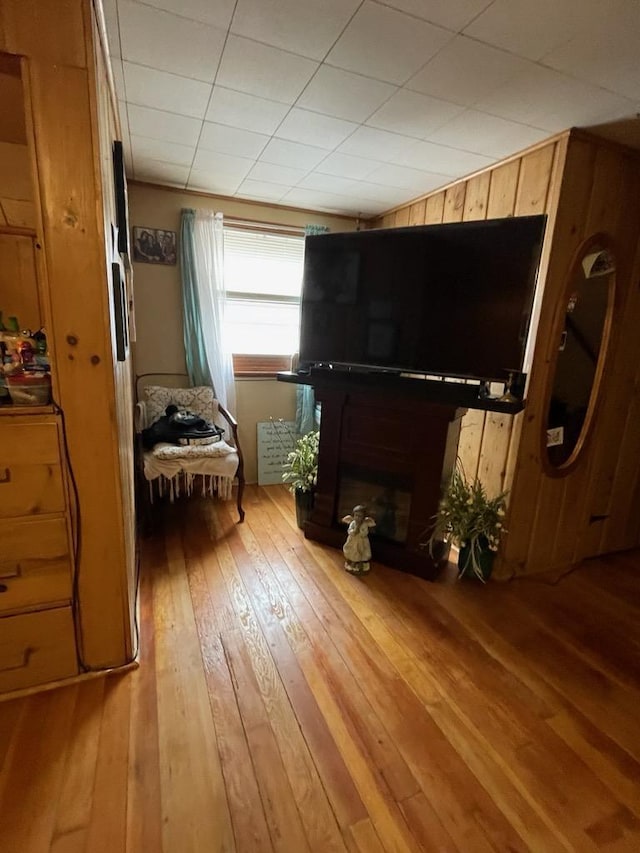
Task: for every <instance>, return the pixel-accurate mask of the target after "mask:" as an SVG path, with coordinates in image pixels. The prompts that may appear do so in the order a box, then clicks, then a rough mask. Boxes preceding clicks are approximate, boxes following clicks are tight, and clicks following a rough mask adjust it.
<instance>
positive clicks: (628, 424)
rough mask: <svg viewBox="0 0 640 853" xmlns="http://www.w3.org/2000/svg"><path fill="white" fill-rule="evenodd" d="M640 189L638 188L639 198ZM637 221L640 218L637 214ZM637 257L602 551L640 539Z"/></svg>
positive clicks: (639, 257) (639, 256) (639, 252)
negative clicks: (620, 425) (621, 419)
mask: <svg viewBox="0 0 640 853" xmlns="http://www.w3.org/2000/svg"><path fill="white" fill-rule="evenodd" d="M639 180H640V175H639V174H638V168H637V167H636V168H635V170H634V182H638V181H639ZM638 197H640V192H638V191H636V198H638ZM636 221H638V219H637V217H636ZM634 255H635V257H634V260H633V264H632V267H631V270H630V288H629V291H630V295H629V307H628V310H627V320H628V322H629V325H630V324H631V322H632V321H631V319H630V318H635V326H633V327H632V328H631V330H629V328H628V326H627V328H626V329H625V330H624V331H623V334H622V335H621V344H620V354H619V363H620V364H621V365H624V366H625V367H626V368H627V369H628V367H629V366H631V365H634V364H635V365H636V369H635V371H634V372H633V373H628V374H627V382H626V385H625V386H624V387H623V388H622V389H621V392H622V398H623V401H624V402H625V403H626V406H627V416H626V421H625V427H624V433H623V437H622V440H621V441H620V444H619V448H618V451H619V455H618V462H617V468H616V472H615V478H614V482H613V487H612V490H611V499H610V503H609V507H608V514H609V518H608V519H606V520H605V522H604V529H603V535H602V541H601V543H600V551H601V553H607V552H608V551H612V550H614V549H624V548H632V547H634V546H635V545H637V544H638V541H639V539H640V522H639V519H640V455H639V454H638V422H639V420H640V357H639V355H638V349H639V348H640V337H639V336H638V335H637V333H636V330H637V328H638V320H637V317H638V314H639V313H640V305H639V304H638V303H639V302H640V285H639V281H640V242H638V243H637V244H636V249H635V253H634Z"/></svg>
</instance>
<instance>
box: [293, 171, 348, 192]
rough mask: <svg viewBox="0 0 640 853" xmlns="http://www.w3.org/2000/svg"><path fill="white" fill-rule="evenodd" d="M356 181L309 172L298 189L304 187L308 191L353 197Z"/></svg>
mask: <svg viewBox="0 0 640 853" xmlns="http://www.w3.org/2000/svg"><path fill="white" fill-rule="evenodd" d="M357 183H358V182H357V181H353V180H351V179H350V178H338V177H336V176H335V175H324V174H321V173H320V172H311V174H310V175H307V176H306V177H304V178H303V179H302V180H301V181H300V183H299V184H298V186H299V187H304V189H308V190H322V191H323V192H328V193H339V194H340V195H355V193H354V188H355V187H356V186H357Z"/></svg>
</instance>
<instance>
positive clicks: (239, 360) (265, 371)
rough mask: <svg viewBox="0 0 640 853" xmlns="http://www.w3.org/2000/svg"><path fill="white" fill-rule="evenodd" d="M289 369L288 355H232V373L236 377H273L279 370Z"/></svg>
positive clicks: (289, 360) (289, 359)
mask: <svg viewBox="0 0 640 853" xmlns="http://www.w3.org/2000/svg"><path fill="white" fill-rule="evenodd" d="M290 369H291V356H290V355H240V354H235V353H234V355H233V375H234V376H235V377H236V378H237V379H275V378H276V374H277V373H279V372H280V371H281V370H290Z"/></svg>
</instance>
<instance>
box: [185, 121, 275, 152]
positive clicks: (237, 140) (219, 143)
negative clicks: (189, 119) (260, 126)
mask: <svg viewBox="0 0 640 853" xmlns="http://www.w3.org/2000/svg"><path fill="white" fill-rule="evenodd" d="M268 141H269V137H268V136H266V135H265V134H263V133H253V132H252V131H250V130H241V129H239V128H237V127H229V126H228V125H225V124H214V123H212V122H208V121H205V123H204V127H203V128H202V135H201V136H200V142H199V143H198V145H199V147H200V148H205V149H206V150H207V151H219V152H220V153H222V154H234V155H235V156H236V157H249V158H251V159H252V160H255V159H256V157H258V156H259V154H260V152H261V151H262V149H263V148H264V146H265V145H266V144H267V142H268Z"/></svg>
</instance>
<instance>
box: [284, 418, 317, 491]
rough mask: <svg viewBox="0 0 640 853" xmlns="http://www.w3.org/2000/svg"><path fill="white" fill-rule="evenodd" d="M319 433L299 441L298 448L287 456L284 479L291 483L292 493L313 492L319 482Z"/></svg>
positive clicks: (311, 433)
mask: <svg viewBox="0 0 640 853" xmlns="http://www.w3.org/2000/svg"><path fill="white" fill-rule="evenodd" d="M319 441H320V433H319V432H317V431H316V432H308V433H307V434H306V435H303V436H302V437H301V438H299V439H298V441H297V443H296V447H295V449H294V450H292V451H291V452H290V453H289V454H288V455H287V461H286V463H285V466H284V467H285V469H286V470H285V471H284V473H283V475H282V479H283V481H284V482H285V483H289V490H290V491H291V492H295V491H301V492H311V491H313V489H314V488H315V486H316V483H317V482H318V445H319Z"/></svg>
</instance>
